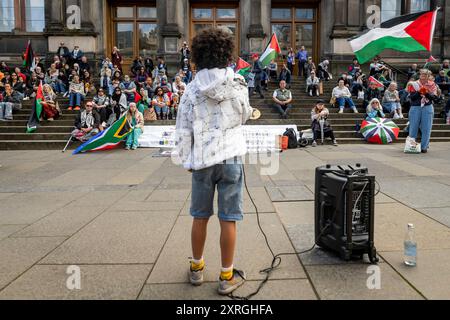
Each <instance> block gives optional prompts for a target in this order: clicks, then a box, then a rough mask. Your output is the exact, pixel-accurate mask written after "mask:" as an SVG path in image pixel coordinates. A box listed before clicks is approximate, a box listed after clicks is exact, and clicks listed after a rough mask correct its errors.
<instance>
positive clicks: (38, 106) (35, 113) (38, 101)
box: [27, 81, 44, 133]
mask: <svg viewBox="0 0 450 320" xmlns="http://www.w3.org/2000/svg"><path fill="white" fill-rule="evenodd" d="M43 99H44V93H43V90H42V81H41V83H40V84H39V87H38V90H37V92H36V98H35V99H34V103H33V108H32V110H31V115H30V119H29V120H28V124H27V133H33V132H34V131H36V130H37V128H38V127H39V119H41V114H42V100H43Z"/></svg>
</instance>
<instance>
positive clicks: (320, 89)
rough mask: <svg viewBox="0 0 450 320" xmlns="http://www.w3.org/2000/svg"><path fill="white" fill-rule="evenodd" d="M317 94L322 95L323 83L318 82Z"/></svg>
mask: <svg viewBox="0 0 450 320" xmlns="http://www.w3.org/2000/svg"><path fill="white" fill-rule="evenodd" d="M319 94H320V95H323V82H322V81H320V82H319Z"/></svg>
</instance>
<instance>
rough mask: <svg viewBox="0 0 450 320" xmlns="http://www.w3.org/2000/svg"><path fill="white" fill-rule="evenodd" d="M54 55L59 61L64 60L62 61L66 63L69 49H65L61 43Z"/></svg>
mask: <svg viewBox="0 0 450 320" xmlns="http://www.w3.org/2000/svg"><path fill="white" fill-rule="evenodd" d="M56 54H57V55H58V57H59V58H60V59H61V60H64V61H66V59H67V57H69V55H70V51H69V48H67V47H66V45H65V44H64V42H61V43H60V44H59V48H58V50H56Z"/></svg>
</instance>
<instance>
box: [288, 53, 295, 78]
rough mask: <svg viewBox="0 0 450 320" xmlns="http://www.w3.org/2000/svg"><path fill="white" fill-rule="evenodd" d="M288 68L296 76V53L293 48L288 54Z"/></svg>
mask: <svg viewBox="0 0 450 320" xmlns="http://www.w3.org/2000/svg"><path fill="white" fill-rule="evenodd" d="M287 66H288V69H289V71H290V72H291V74H294V66H295V52H294V49H292V48H289V52H288V54H287Z"/></svg>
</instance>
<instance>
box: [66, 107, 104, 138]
mask: <svg viewBox="0 0 450 320" xmlns="http://www.w3.org/2000/svg"><path fill="white" fill-rule="evenodd" d="M99 126H100V115H99V114H98V112H97V111H95V110H94V103H93V102H92V101H89V102H87V103H86V105H85V108H84V110H83V111H81V112H80V113H78V115H77V117H76V119H75V130H73V131H72V136H73V137H75V138H76V139H78V140H80V141H88V140H89V139H91V138H92V137H94V136H95V135H96V134H98V133H99Z"/></svg>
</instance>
